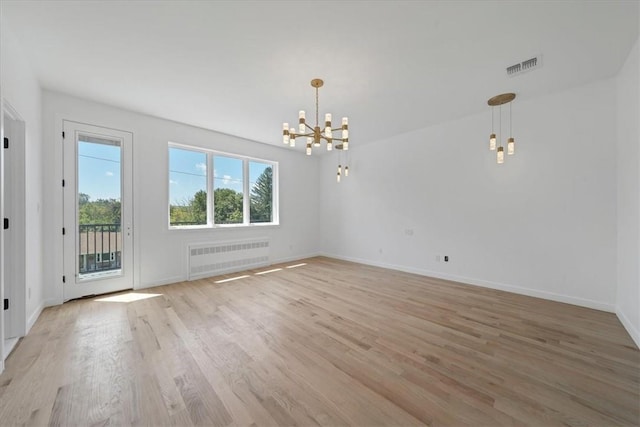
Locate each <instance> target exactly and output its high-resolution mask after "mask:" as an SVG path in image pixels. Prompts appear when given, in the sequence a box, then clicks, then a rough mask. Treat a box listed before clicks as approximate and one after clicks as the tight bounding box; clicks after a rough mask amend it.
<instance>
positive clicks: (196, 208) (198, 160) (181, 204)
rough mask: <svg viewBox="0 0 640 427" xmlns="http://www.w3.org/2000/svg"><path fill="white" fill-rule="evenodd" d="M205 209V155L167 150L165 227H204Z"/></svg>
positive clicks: (196, 152) (173, 149)
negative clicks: (167, 173) (167, 199)
mask: <svg viewBox="0 0 640 427" xmlns="http://www.w3.org/2000/svg"><path fill="white" fill-rule="evenodd" d="M207 210H208V209H207V154H206V153H203V152H200V151H195V150H186V149H183V148H175V147H169V225H171V226H185V225H206V224H207Z"/></svg>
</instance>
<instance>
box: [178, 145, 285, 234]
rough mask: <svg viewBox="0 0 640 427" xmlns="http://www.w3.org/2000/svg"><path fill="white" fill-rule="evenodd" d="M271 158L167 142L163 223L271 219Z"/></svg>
mask: <svg viewBox="0 0 640 427" xmlns="http://www.w3.org/2000/svg"><path fill="white" fill-rule="evenodd" d="M277 223H278V209H277V163H276V162H270V161H266V160H258V159H252V158H249V157H244V156H237V155H233V154H227V153H218V152H214V151H210V150H204V149H199V148H193V147H186V146H179V145H176V144H171V143H170V144H169V226H170V227H172V228H183V227H189V226H197V227H203V226H205V227H211V226H213V227H224V226H243V225H244V226H249V225H260V224H277Z"/></svg>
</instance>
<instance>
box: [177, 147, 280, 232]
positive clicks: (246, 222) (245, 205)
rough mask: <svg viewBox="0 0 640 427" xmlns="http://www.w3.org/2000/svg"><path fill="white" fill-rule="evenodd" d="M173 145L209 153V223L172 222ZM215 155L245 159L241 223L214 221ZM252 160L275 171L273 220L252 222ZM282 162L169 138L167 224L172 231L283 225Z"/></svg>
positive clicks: (273, 172)
mask: <svg viewBox="0 0 640 427" xmlns="http://www.w3.org/2000/svg"><path fill="white" fill-rule="evenodd" d="M171 148H177V149H182V150H188V151H196V152H200V153H203V154H205V155H206V156H207V223H206V224H198V225H171V184H170V183H169V180H170V171H169V169H170V167H169V166H170V157H169V152H170V149H171ZM215 156H224V157H230V158H234V159H239V160H241V161H242V223H241V224H240V223H238V224H216V223H215V216H214V212H215V210H214V209H215V205H214V203H215V200H214V191H215V188H214V185H213V180H214V176H213V158H214V157H215ZM249 162H258V163H265V164H268V165H269V166H271V173H272V182H271V185H272V188H271V191H272V200H271V215H272V221H271V222H256V223H252V222H251V182H250V179H249V178H250V176H249ZM278 169H279V163H278V162H277V161H275V160H267V159H261V158H258V157H252V156H245V155H241V154H236V153H229V152H225V151H219V150H212V149H210V148H203V147H198V146H193V145H187V144H181V143H176V142H171V141H169V143H168V146H167V167H166V171H167V179H166V185H167V225H168V227H169V230H193V229H195V230H202V229H208V228H211V229H229V228H247V227H248V228H251V227H275V226H279V225H280V197H279V171H278Z"/></svg>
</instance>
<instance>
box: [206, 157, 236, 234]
mask: <svg viewBox="0 0 640 427" xmlns="http://www.w3.org/2000/svg"><path fill="white" fill-rule="evenodd" d="M242 176H243V173H242V159H234V158H233V157H225V156H214V157H213V188H214V190H213V210H214V222H215V223H216V224H242V222H243V213H242V210H243V194H242V191H243V179H242Z"/></svg>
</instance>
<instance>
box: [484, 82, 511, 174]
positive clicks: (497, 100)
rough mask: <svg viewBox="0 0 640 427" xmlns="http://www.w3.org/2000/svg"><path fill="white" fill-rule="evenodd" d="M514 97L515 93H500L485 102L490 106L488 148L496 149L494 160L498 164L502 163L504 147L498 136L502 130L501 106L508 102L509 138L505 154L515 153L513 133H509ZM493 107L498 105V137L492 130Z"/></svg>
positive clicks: (493, 121)
mask: <svg viewBox="0 0 640 427" xmlns="http://www.w3.org/2000/svg"><path fill="white" fill-rule="evenodd" d="M515 98H516V94H515V93H502V94H500V95H496V96H494V97H493V98H491V99H489V101H487V104H489V105H490V106H491V135H489V150H491V151H496V161H497V162H498V164H503V163H504V147H503V146H502V139H501V138H500V133H501V132H502V106H503V105H504V104H509V138H508V139H507V155H509V156H511V155H513V154H514V153H515V148H516V144H515V140H514V139H513V134H512V133H511V124H512V123H511V101H513V100H514V99H515ZM494 107H499V111H498V115H499V121H498V123H499V125H498V137H497V138H496V134H495V132H494V128H493V126H494V123H495V120H494V114H493V112H494Z"/></svg>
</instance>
